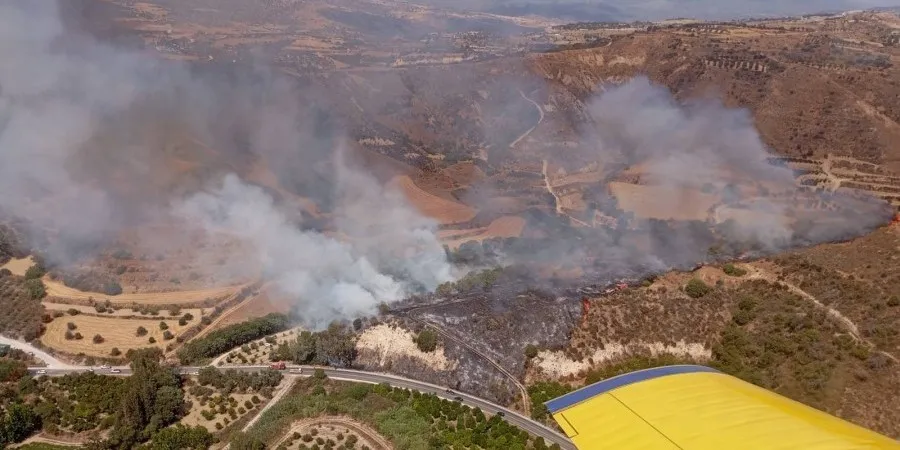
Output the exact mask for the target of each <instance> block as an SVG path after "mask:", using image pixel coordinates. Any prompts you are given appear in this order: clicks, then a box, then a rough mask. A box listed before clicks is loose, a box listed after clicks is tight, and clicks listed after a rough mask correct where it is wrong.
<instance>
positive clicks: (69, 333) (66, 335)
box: [65, 330, 75, 341]
mask: <svg viewBox="0 0 900 450" xmlns="http://www.w3.org/2000/svg"><path fill="white" fill-rule="evenodd" d="M65 338H66V340H67V341H71V340H72V339H75V334H74V333H72V332H71V331H68V330H66V334H65Z"/></svg>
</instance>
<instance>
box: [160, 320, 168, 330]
mask: <svg viewBox="0 0 900 450" xmlns="http://www.w3.org/2000/svg"><path fill="white" fill-rule="evenodd" d="M159 329H160V330H162V331H165V330H168V329H169V324H167V323H165V322H160V323H159Z"/></svg>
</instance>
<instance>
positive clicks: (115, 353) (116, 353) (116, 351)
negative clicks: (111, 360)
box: [109, 347, 122, 356]
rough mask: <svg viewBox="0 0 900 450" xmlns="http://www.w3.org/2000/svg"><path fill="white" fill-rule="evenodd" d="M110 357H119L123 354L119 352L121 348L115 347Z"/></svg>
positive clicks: (110, 352)
mask: <svg viewBox="0 0 900 450" xmlns="http://www.w3.org/2000/svg"><path fill="white" fill-rule="evenodd" d="M109 354H110V356H119V355H121V354H122V351H121V350H119V347H113V348H112V350H110V351H109Z"/></svg>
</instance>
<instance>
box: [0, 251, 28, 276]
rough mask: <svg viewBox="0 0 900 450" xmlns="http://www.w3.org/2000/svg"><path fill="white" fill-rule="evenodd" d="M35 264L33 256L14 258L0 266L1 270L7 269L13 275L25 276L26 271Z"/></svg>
mask: <svg viewBox="0 0 900 450" xmlns="http://www.w3.org/2000/svg"><path fill="white" fill-rule="evenodd" d="M33 265H34V259H33V258H32V257H31V256H28V257H25V258H13V259H10V260H9V261H8V262H7V263H6V264H4V265H2V266H0V270H3V269H6V270H9V271H10V272H12V274H13V275H16V276H20V277H24V276H25V272H26V271H27V270H28V269H29V268H30V267H31V266H33Z"/></svg>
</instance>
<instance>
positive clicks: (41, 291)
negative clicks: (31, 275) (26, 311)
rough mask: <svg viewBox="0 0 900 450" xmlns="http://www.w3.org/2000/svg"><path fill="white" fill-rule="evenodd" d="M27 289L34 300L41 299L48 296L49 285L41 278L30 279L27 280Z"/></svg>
mask: <svg viewBox="0 0 900 450" xmlns="http://www.w3.org/2000/svg"><path fill="white" fill-rule="evenodd" d="M25 290H26V291H27V292H28V296H29V297H31V299H32V300H40V299H42V298H44V297H46V296H47V287H46V286H44V282H43V281H41V280H40V279H36V280H28V281H26V282H25Z"/></svg>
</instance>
